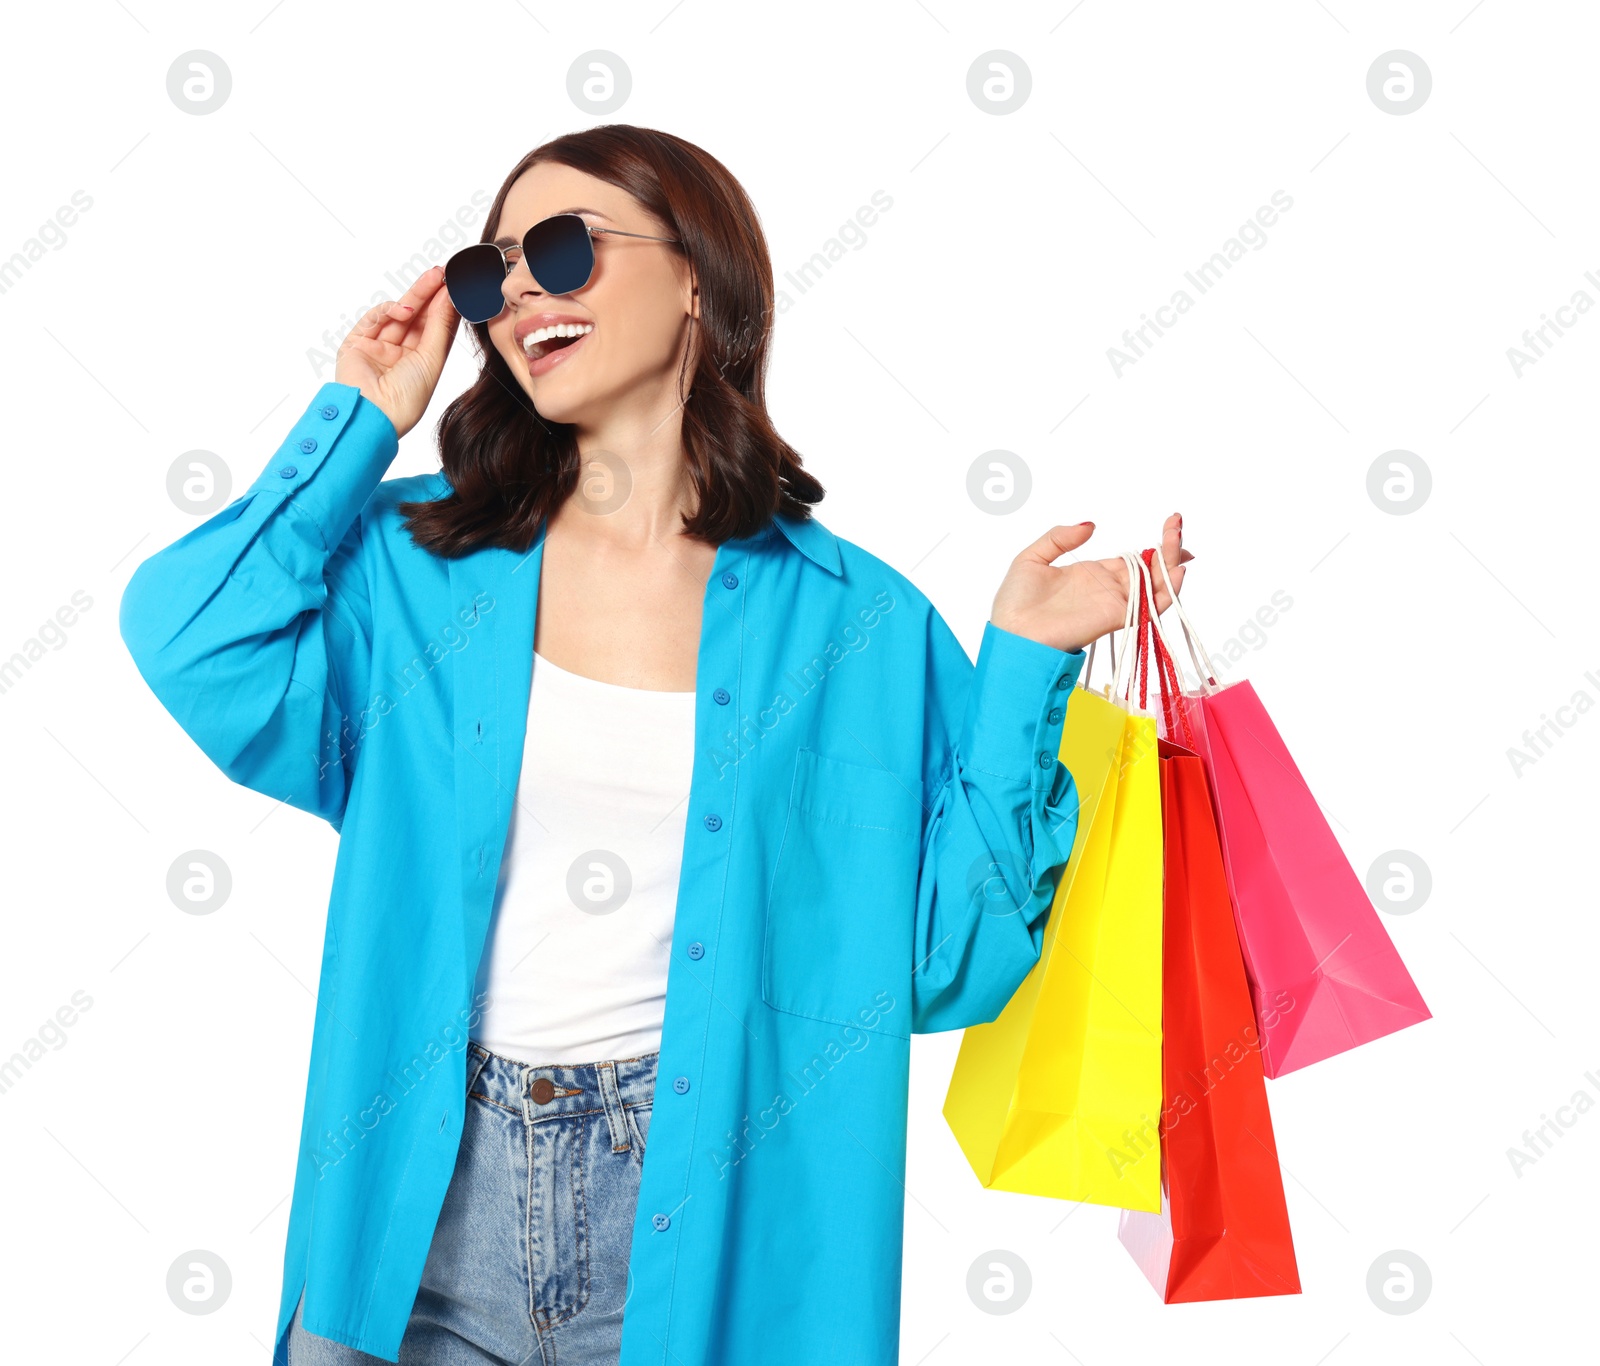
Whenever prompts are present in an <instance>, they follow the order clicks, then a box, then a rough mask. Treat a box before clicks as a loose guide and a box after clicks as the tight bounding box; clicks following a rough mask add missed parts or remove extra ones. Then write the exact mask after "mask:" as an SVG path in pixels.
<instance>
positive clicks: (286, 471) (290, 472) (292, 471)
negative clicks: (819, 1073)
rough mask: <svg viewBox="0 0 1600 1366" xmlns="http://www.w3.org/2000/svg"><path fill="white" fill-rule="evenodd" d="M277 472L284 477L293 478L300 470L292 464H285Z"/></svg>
mask: <svg viewBox="0 0 1600 1366" xmlns="http://www.w3.org/2000/svg"><path fill="white" fill-rule="evenodd" d="M278 473H279V474H280V475H282V476H283V477H284V478H285V479H293V478H294V477H295V475H297V474H299V473H300V471H299V470H297V469H296V468H295V467H294V466H293V465H285V466H284V467H283V468H282V469H281V470H279V471H278Z"/></svg>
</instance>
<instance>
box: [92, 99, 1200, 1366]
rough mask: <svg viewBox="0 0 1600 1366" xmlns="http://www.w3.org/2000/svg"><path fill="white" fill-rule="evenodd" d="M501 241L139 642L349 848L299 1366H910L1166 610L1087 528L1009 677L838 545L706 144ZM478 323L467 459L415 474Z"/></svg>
mask: <svg viewBox="0 0 1600 1366" xmlns="http://www.w3.org/2000/svg"><path fill="white" fill-rule="evenodd" d="M485 242H486V243H489V242H498V243H499V244H500V246H499V247H498V248H496V247H493V246H485V245H483V244H479V245H478V246H476V247H473V248H469V249H467V250H466V251H465V252H463V253H461V254H460V255H458V256H457V257H455V258H452V259H451V261H450V262H449V263H448V269H446V270H441V269H440V268H437V267H436V268H434V269H432V270H430V271H428V272H427V273H426V274H424V275H423V276H422V277H421V278H420V279H419V280H418V281H417V282H416V284H415V285H413V286H412V288H411V289H410V290H409V291H408V292H407V293H406V295H405V297H404V298H402V299H400V300H398V301H396V302H394V303H391V304H386V305H380V306H378V307H375V308H373V309H371V310H370V311H369V312H368V313H367V314H366V315H365V316H364V317H363V318H362V319H361V321H360V322H359V323H358V324H357V326H356V327H355V328H354V329H353V330H352V331H351V333H350V335H349V337H347V338H346V339H345V341H344V343H343V345H342V346H341V348H340V350H339V356H338V366H337V370H336V374H335V379H334V381H333V382H332V383H329V384H325V385H324V386H323V387H322V388H321V390H320V391H319V392H318V394H317V395H316V397H315V399H314V400H313V402H312V404H311V406H310V407H309V408H307V409H306V411H305V413H304V414H303V415H302V416H301V417H300V419H299V420H298V421H297V422H296V423H295V425H294V428H293V429H292V430H291V432H290V433H289V435H288V438H287V439H286V440H285V442H284V444H283V446H282V447H280V449H279V451H278V453H277V454H276V455H275V456H274V457H273V458H272V460H271V461H270V462H268V464H267V466H266V468H265V469H264V470H263V471H262V473H261V475H260V476H259V478H257V480H256V481H255V482H254V483H253V484H252V485H251V486H250V488H249V489H248V490H247V491H246V492H245V494H244V495H243V496H242V497H240V498H238V499H236V500H235V501H234V502H232V503H230V504H229V505H228V506H227V507H226V508H224V509H223V510H222V511H220V512H218V513H217V514H216V515H214V516H213V517H212V518H211V519H210V520H208V521H207V522H205V523H204V524H202V525H201V526H199V527H197V528H195V529H194V530H193V531H191V532H190V533H189V534H188V535H186V536H184V537H183V538H181V539H180V540H178V541H177V542H175V543H174V544H173V545H171V546H169V547H167V548H166V549H165V550H163V551H161V552H159V553H158V554H156V555H154V556H153V557H151V558H150V559H149V560H147V561H146V562H145V563H144V564H142V565H141V566H140V567H139V569H138V570H137V571H136V573H135V574H134V576H133V578H132V581H131V582H130V583H129V585H128V588H127V590H126V592H125V595H124V598H123V602H122V609H121V626H122V632H123V636H124V639H125V640H126V642H127V644H128V647H129V649H130V651H131V653H132V655H133V657H134V659H135V660H136V661H137V663H138V666H139V669H140V671H141V673H142V674H143V676H144V677H145V679H146V680H147V681H148V683H149V684H150V686H151V688H152V689H153V690H154V692H155V693H156V695H157V697H158V698H159V699H160V700H161V702H162V704H163V705H164V706H165V707H166V708H167V709H168V710H169V711H170V712H171V713H172V715H173V716H174V717H175V718H176V719H177V720H178V722H179V723H180V724H181V725H182V726H183V727H184V729H185V730H187V731H188V733H189V734H190V735H191V736H192V737H193V738H194V739H195V741H196V742H197V743H198V744H199V745H200V746H201V748H202V749H203V750H204V751H205V753H206V754H207V755H208V756H210V757H211V758H212V759H213V760H214V761H215V762H216V763H217V764H218V765H219V766H220V767H221V768H222V770H223V771H224V772H225V773H226V774H227V775H228V776H229V777H230V778H232V779H233V780H234V781H236V782H239V783H242V784H244V785H246V786H248V787H251V788H253V789H255V790H257V791H260V792H263V793H265V794H267V795H270V796H272V797H275V798H279V799H281V800H283V801H286V802H289V803H290V804H292V805H295V806H298V807H300V808H302V809H303V810H306V811H309V812H313V813H315V814H317V815H320V816H322V817H323V818H324V819H326V820H328V821H329V822H331V823H332V824H333V826H334V827H335V828H336V829H338V830H339V831H340V832H341V835H342V839H341V843H340V849H339V857H338V863H337V866H336V869H335V874H334V885H333V894H332V898H331V901H330V905H329V913H328V926H327V935H326V941H325V947H324V951H323V959H322V970H321V982H320V985H319V992H318V999H317V1013H316V1020H315V1025H314V1032H313V1041H312V1049H311V1060H310V1075H309V1080H308V1084H307V1090H306V1100H305V1111H304V1119H303V1127H302V1141H301V1150H300V1161H299V1167H298V1171H297V1175H296V1181H295V1187H294V1197H293V1201H292V1204H291V1210H290V1215H289V1229H288V1235H287V1249H286V1254H285V1263H284V1282H283V1294H282V1299H281V1306H280V1314H279V1320H278V1332H277V1339H276V1349H275V1355H274V1361H275V1362H277V1363H284V1362H292V1363H294V1366H312V1364H313V1363H318V1364H326V1366H331V1364H333V1363H353V1362H367V1361H372V1360H376V1359H381V1360H385V1361H404V1362H419V1363H421V1362H430V1363H431V1362H451V1363H455V1362H517V1363H522V1362H528V1361H533V1360H540V1361H543V1362H545V1363H554V1362H560V1363H562V1366H588V1364H589V1363H598V1362H617V1361H619V1360H620V1361H621V1362H622V1363H624V1366H642V1364H643V1363H645V1362H652V1363H663V1364H664V1363H669V1362H681V1363H696V1364H697V1366H698V1364H699V1363H713V1364H715V1366H723V1364H724V1363H738V1364H739V1366H745V1363H748V1362H750V1361H754V1360H761V1361H763V1362H765V1363H767V1366H776V1364H777V1363H785V1362H791V1361H793V1362H806V1363H808V1364H809V1363H815V1362H820V1361H836V1362H860V1363H869V1362H871V1363H881V1362H892V1361H893V1360H895V1357H896V1345H897V1341H898V1332H899V1286H900V1280H899V1276H900V1255H901V1230H902V1217H903V1209H904V1205H903V1201H904V1188H903V1186H902V1184H901V1183H902V1180H903V1176H904V1159H905V1139H906V1101H907V1096H906V1085H907V1075H908V1065H909V1050H910V1035H911V1034H912V1033H915V1032H931V1031H936V1030H949V1029H958V1028H962V1027H965V1026H967V1025H970V1024H973V1023H976V1022H979V1021H984V1020H990V1019H993V1018H994V1017H995V1015H996V1014H997V1013H998V1012H999V1011H1000V1009H1001V1008H1002V1007H1003V1006H1004V1004H1005V1002H1006V1001H1007V999H1008V998H1009V997H1010V996H1011V994H1012V992H1013V991H1014V990H1015V989H1016V987H1017V985H1018V984H1019V983H1020V982H1021V981H1022V979H1023V977H1024V976H1025V975H1026V974H1027V972H1028V969H1029V968H1030V967H1031V966H1032V964H1033V963H1034V962H1035V961H1036V960H1037V957H1038V953H1039V948H1040V942H1041V936H1042V933H1043V928H1044V920H1045V917H1046V915H1047V914H1048V911H1049V907H1050V903H1051V899H1052V896H1053V893H1054V888H1055V884H1056V880H1057V879H1058V877H1059V875H1060V872H1061V869H1062V866H1063V865H1064V863H1065V861H1066V859H1067V856H1068V853H1069V852H1070V849H1071V844H1072V837H1073V833H1074V831H1075V829H1076V818H1077V802H1076V793H1075V792H1074V791H1073V788H1072V779H1071V775H1070V774H1069V772H1068V771H1067V769H1066V768H1065V766H1064V765H1062V764H1061V763H1060V761H1059V760H1058V759H1057V757H1056V755H1057V752H1058V749H1059V745H1060V739H1061V728H1062V723H1063V717H1064V713H1065V710H1066V702H1067V698H1068V690H1069V689H1070V688H1071V687H1072V686H1073V684H1074V682H1075V681H1076V680H1077V678H1078V674H1079V670H1080V668H1081V666H1082V663H1083V660H1084V654H1083V647H1084V646H1085V645H1086V644H1088V643H1089V642H1090V641H1092V640H1094V639H1095V638H1096V637H1098V636H1099V635H1101V634H1102V633H1104V632H1106V631H1108V630H1110V629H1111V628H1113V627H1115V626H1117V625H1120V623H1121V620H1122V612H1123V605H1124V602H1125V600H1126V594H1127V587H1128V578H1127V569H1126V567H1125V565H1124V562H1123V561H1122V559H1121V558H1120V557H1118V558H1114V559H1108V560H1100V561H1090V562H1077V563H1073V564H1070V565H1067V566H1062V567H1056V566H1054V564H1053V561H1055V560H1056V559H1058V558H1059V557H1061V556H1062V555H1064V554H1067V553H1068V552H1071V551H1075V550H1077V549H1078V548H1079V547H1081V546H1082V545H1083V544H1084V542H1085V541H1087V540H1088V539H1089V536H1090V534H1091V531H1092V524H1091V523H1087V522H1085V523H1081V524H1079V525H1078V526H1055V527H1052V528H1050V530H1049V531H1047V532H1046V533H1045V534H1044V535H1043V536H1041V537H1040V538H1039V539H1038V540H1036V541H1035V542H1033V544H1031V545H1028V546H1026V547H1024V548H1023V549H1022V550H1021V551H1020V553H1019V554H1018V555H1017V557H1016V559H1015V560H1014V561H1013V562H1012V564H1011V566H1010V568H1009V570H1008V571H1007V573H1006V575H1005V577H1004V579H1003V581H1002V582H1001V584H1000V586H999V590H998V591H997V593H996V594H995V598H994V605H993V610H992V612H991V615H990V620H989V622H988V623H986V624H985V626H984V632H983V640H982V644H981V647H980V651H979V656H978V660H977V663H976V666H974V664H973V662H972V661H971V660H970V659H969V658H968V656H967V654H966V652H965V651H964V650H963V649H962V647H961V646H960V644H959V643H958V641H957V640H956V638H955V636H954V634H953V633H952V632H951V631H950V629H949V627H948V626H946V624H945V623H944V621H943V619H942V618H941V617H940V616H939V614H938V613H937V612H936V611H935V610H934V609H933V607H932V606H931V604H930V603H929V602H928V600H927V598H926V597H924V596H923V594H922V593H920V592H919V591H918V590H917V588H916V587H915V586H914V585H913V584H912V583H911V582H910V581H909V580H908V579H906V578H905V577H904V576H902V575H900V574H899V573H897V572H896V571H894V570H893V569H891V568H890V567H889V566H888V565H886V564H884V563H883V562H882V561H880V560H878V559H876V558H875V557H874V556H872V555H870V554H868V553H867V552H866V551H864V550H862V549H860V548H859V547H857V546H855V545H853V544H851V543H850V542H848V541H844V540H841V539H839V538H838V537H836V536H834V535H833V533H832V532H830V531H829V530H828V529H827V528H825V527H824V526H823V525H822V524H821V523H820V522H818V521H817V520H816V519H815V517H813V516H812V515H811V505H813V504H815V503H816V502H818V501H820V499H821V497H822V488H821V486H820V485H819V484H818V483H817V482H816V480H815V479H814V478H813V477H812V476H811V475H810V474H808V473H807V472H806V471H805V470H804V469H803V468H802V466H801V461H800V458H799V456H798V455H797V454H796V453H795V452H794V451H793V450H791V449H790V448H789V447H788V446H787V445H786V444H785V443H784V442H783V440H782V438H781V437H779V436H778V434H777V433H776V432H775V431H774V429H773V427H772V425H771V422H770V419H769V418H768V416H767V413H766V411H765V407H764V402H763V375H764V371H765V366H766V360H767V347H768V344H769V341H770V336H771V319H772V310H773V297H774V295H773V278H772V270H771V265H770V262H769V260H768V255H767V251H766V246H765V242H764V239H763V237H762V233H761V229H760V226H759V223H758V221H757V217H756V214H755V211H754V209H753V207H752V206H751V204H750V202H749V200H748V199H747V198H746V196H745V195H744V193H743V191H742V190H741V189H740V187H739V185H738V184H737V182H735V181H734V179H733V178H732V176H731V175H729V173H728V172H727V171H726V169H725V168H724V167H723V166H722V165H721V164H720V163H718V162H717V161H715V160H714V159H713V158H711V157H710V156H708V155H707V154H706V153H705V152H703V151H701V150H700V149H699V148H697V147H695V146H693V145H692V144H689V143H686V142H684V141H682V140H681V139H678V138H675V137H672V136H669V135H667V134H663V133H659V132H653V131H650V130H647V129H640V128H634V127H630V126H626V125H613V126H608V127H601V128H594V129H590V130H587V131H584V132H579V133H575V134H571V135H568V136H565V137H561V138H558V139H556V140H554V141H553V142H551V143H548V144H546V145H545V146H543V147H540V148H538V149H537V150H535V151H534V152H532V153H530V154H529V155H528V156H527V157H525V158H524V159H523V161H522V162H521V163H520V164H519V165H518V166H517V167H515V168H514V169H513V171H512V173H511V175H510V176H509V177H508V178H507V180H506V182H505V184H504V185H503V186H502V188H501V190H500V192H499V194H498V195H497V196H496V198H495V201H494V204H493V205H492V207H491V209H490V212H489V217H488V223H487V227H486V230H485ZM502 252H503V253H504V255H502ZM536 276H537V277H538V278H536ZM447 280H448V281H449V287H448V288H446V281H447ZM463 312H465V313H466V315H467V316H468V318H469V320H470V321H472V325H473V331H474V334H475V336H476V340H477V345H478V348H479V350H480V352H481V355H482V369H481V372H480V374H479V376H478V379H477V381H476V383H475V384H474V385H473V386H472V388H471V389H470V390H469V391H468V392H467V393H465V394H463V395H462V396H460V397H459V398H457V399H456V400H455V401H454V402H452V403H451V404H450V405H449V406H448V408H447V409H446V411H445V413H444V416H443V418H442V420H441V421H440V423H439V426H438V438H439V447H440V454H441V462H442V466H443V468H442V470H441V471H440V472H438V473H435V474H426V475H416V476H412V477H409V478H400V479H384V478H383V475H384V473H385V471H386V470H387V468H388V466H389V464H390V461H391V460H392V459H393V457H394V455H395V453H396V449H397V442H398V439H399V438H400V437H401V436H404V435H405V434H406V433H407V432H408V431H410V430H411V429H412V428H413V427H414V426H415V425H416V424H417V423H418V422H419V421H420V420H421V418H422V415H423V413H424V412H425V411H426V409H427V406H428V403H429V400H430V398H431V397H432V394H433V391H434V387H435V385H436V384H437V382H438V380H439V376H440V372H441V370H442V368H443V366H444V362H445V357H446V355H447V353H448V351H449V349H450V345H451V342H452V339H453V337H454V334H455V330H456V324H457V322H458V321H459V320H460V316H461V314H462V313H463ZM1179 537H1180V529H1179V519H1178V518H1177V516H1176V515H1174V516H1173V517H1171V518H1169V519H1168V521H1167V523H1166V526H1165V528H1164V530H1163V536H1162V545H1161V553H1162V554H1163V556H1164V557H1165V558H1166V560H1167V563H1168V564H1169V565H1170V566H1171V567H1172V575H1173V583H1174V587H1175V588H1177V587H1179V586H1180V585H1181V580H1182V574H1183V570H1182V569H1181V568H1180V567H1179V562H1180V560H1182V559H1187V558H1189V556H1188V553H1187V552H1185V551H1182V550H1181V548H1180V545H1179ZM1157 602H1158V606H1159V607H1165V605H1166V597H1165V594H1164V593H1161V592H1159V591H1158V599H1157ZM657 1109H659V1110H660V1111H661V1114H659V1115H655V1114H654V1112H655V1110H657ZM647 1140H648V1144H649V1152H650V1155H651V1156H650V1160H649V1162H648V1163H647V1162H646V1161H645V1160H644V1154H645V1149H646V1142H647ZM625 1306H626V1310H627V1312H626V1316H624V1307H625Z"/></svg>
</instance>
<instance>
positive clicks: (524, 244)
mask: <svg viewBox="0 0 1600 1366" xmlns="http://www.w3.org/2000/svg"><path fill="white" fill-rule="evenodd" d="M557 218H572V219H576V220H577V222H578V223H579V224H581V225H582V227H583V230H584V231H585V232H586V233H587V234H588V236H589V239H590V241H589V273H588V274H587V275H585V276H584V277H583V282H582V284H577V285H574V286H573V287H572V288H571V289H567V290H562V291H561V293H562V295H565V294H574V293H576V292H577V291H578V290H580V289H582V288H583V287H584V285H587V284H588V283H589V281H590V280H591V279H592V278H593V276H594V261H595V256H594V240H593V239H594V235H595V234H596V233H601V232H603V233H609V234H610V235H611V236H613V237H638V238H641V239H643V240H644V241H647V242H669V243H671V244H672V245H673V246H682V245H683V243H682V242H681V241H680V240H679V239H678V238H676V237H653V236H651V235H650V234H649V233H647V232H624V231H623V230H622V229H621V228H597V227H594V226H592V225H591V224H589V223H585V222H584V221H583V219H582V218H581V217H579V216H578V215H577V214H575V213H553V214H551V215H550V216H549V217H548V218H541V219H540V220H539V221H538V222H537V223H535V224H533V225H532V227H530V228H529V229H528V230H527V232H525V233H523V234H522V240H521V241H520V242H518V243H517V244H516V250H518V251H520V252H521V253H522V256H521V260H522V262H523V263H524V264H526V263H527V260H528V238H530V237H531V236H533V233H534V230H535V229H536V228H540V227H543V226H544V225H545V224H546V223H549V222H551V221H552V220H554V219H557ZM478 247H493V248H494V249H495V250H496V251H497V252H499V253H500V264H501V265H502V266H503V267H504V268H505V273H506V274H507V275H510V274H511V272H512V271H513V270H515V269H516V267H515V266H513V265H512V264H511V262H510V261H508V260H506V252H507V250H509V248H506V247H502V246H501V245H500V244H499V243H498V242H475V243H474V244H473V245H472V246H470V247H462V249H461V250H460V251H458V252H456V253H455V254H454V255H452V256H451V257H450V258H449V259H448V260H446V261H445V263H444V277H445V288H446V290H448V289H449V287H450V263H451V262H452V261H454V260H455V259H456V258H457V257H460V256H465V255H466V254H467V253H468V252H470V251H474V250H476V249H477V248H478ZM528 274H529V275H530V276H532V278H533V282H534V284H536V285H539V288H540V289H544V286H543V285H542V284H539V277H538V276H537V275H534V274H533V267H532V266H529V267H528ZM550 292H551V291H549V290H545V293H547V294H548V293H550ZM557 297H558V298H559V297H561V296H560V295H558V296H557ZM450 303H451V306H452V307H455V308H456V312H457V313H461V310H460V308H459V307H456V303H455V299H454V297H452V298H451V300H450ZM506 307H507V306H506V304H505V302H504V296H502V302H501V305H500V312H499V313H496V314H494V315H493V316H492V317H488V318H467V316H466V314H464V313H461V316H462V317H463V318H465V319H466V321H467V322H469V323H471V324H472V325H473V326H474V327H476V326H478V325H480V324H482V323H489V322H493V321H494V320H495V318H498V317H499V316H500V313H504V312H505V311H506Z"/></svg>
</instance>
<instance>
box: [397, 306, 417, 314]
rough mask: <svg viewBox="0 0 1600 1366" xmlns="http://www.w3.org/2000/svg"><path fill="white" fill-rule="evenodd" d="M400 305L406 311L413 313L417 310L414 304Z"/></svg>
mask: <svg viewBox="0 0 1600 1366" xmlns="http://www.w3.org/2000/svg"><path fill="white" fill-rule="evenodd" d="M400 307H401V308H403V309H405V311H406V312H407V313H415V312H416V311H417V306H416V305H415V304H401V305H400Z"/></svg>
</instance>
